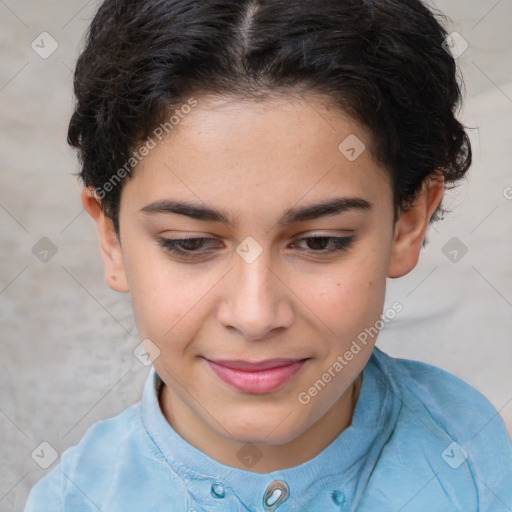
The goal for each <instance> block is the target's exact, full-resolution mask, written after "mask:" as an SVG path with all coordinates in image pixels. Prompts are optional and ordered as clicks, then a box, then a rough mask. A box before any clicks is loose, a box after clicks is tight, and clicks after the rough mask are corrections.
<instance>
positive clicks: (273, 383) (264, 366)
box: [205, 359, 308, 393]
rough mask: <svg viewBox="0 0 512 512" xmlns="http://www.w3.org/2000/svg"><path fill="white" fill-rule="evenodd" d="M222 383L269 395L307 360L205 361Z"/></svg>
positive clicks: (244, 390) (238, 388) (247, 391)
mask: <svg viewBox="0 0 512 512" xmlns="http://www.w3.org/2000/svg"><path fill="white" fill-rule="evenodd" d="M205 360H206V362H207V363H208V366H209V367H210V368H211V370H212V371H213V373H214V374H215V375H216V376H217V377H218V378H220V379H221V380H222V381H223V382H225V383H226V384H228V385H230V386H231V387H233V388H235V389H236V390H238V391H242V392H245V393H270V392H272V391H276V390H278V389H280V388H281V387H283V386H284V384H285V383H286V382H288V381H289V380H290V379H291V378H292V376H293V375H295V374H296V373H297V372H298V371H299V370H300V369H301V368H302V367H303V365H304V363H305V362H306V361H308V359H268V360H266V361H260V362H250V361H234V360H215V361H214V360H209V359H205Z"/></svg>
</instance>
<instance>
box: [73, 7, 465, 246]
mask: <svg viewBox="0 0 512 512" xmlns="http://www.w3.org/2000/svg"><path fill="white" fill-rule="evenodd" d="M436 16H438V17H439V16H442V15H441V14H440V13H437V14H435V13H434V12H433V11H432V10H431V9H430V8H427V7H426V6H425V5H424V4H423V3H422V2H421V1H420V0H286V1H284V0H139V1H138V0H105V1H104V2H103V3H102V4H101V6H100V7H99V9H98V11H97V13H96V15H95V17H94V19H93V20H92V22H91V25H90V27H89V30H88V33H87V37H86V44H85V48H84V50H83V51H82V53H81V54H80V56H79V58H78V61H77V65H76V70H75V74H74V92H75V95H76V105H75V111H74V113H73V115H72V117H71V120H70V124H69V129H68V138H67V140H68V143H69V144H70V145H71V146H73V147H75V148H77V149H78V150H79V151H78V157H79V161H80V164H81V171H80V172H79V173H77V175H78V176H79V177H80V178H81V180H82V182H83V184H84V186H86V187H90V186H92V187H94V188H95V190H96V193H97V195H99V198H100V199H101V203H102V207H103V208H104V211H105V214H106V215H107V216H108V217H109V218H110V219H111V220H112V221H113V223H114V226H115V229H116V231H117V234H118V236H119V218H118V217H119V205H120V197H121V189H122V183H123V182H124V180H126V179H129V177H130V176H131V174H130V172H129V171H130V169H129V168H128V166H127V162H129V161H130V162H131V164H130V165H132V166H133V165H135V163H136V161H135V159H134V155H135V154H136V153H134V152H136V150H137V148H140V146H141V145H142V144H143V143H144V142H145V141H148V140H150V139H148V137H150V135H151V134H152V133H156V131H155V128H156V127H158V126H159V125H161V124H162V123H165V122H166V120H167V121H168V119H169V116H170V115H171V114H172V112H173V111H174V112H176V114H179V113H180V112H181V111H182V110H181V108H182V105H184V104H185V105H186V104H187V99H188V102H189V103H190V99H189V98H190V96H191V95H192V94H203V93H204V94H213V95H221V96H227V97H233V98H238V99H248V100H253V99H257V98H264V97H271V96H277V95H280V94H282V95H294V94H302V93H318V94H321V95H324V96H326V98H328V99H330V100H332V101H334V104H335V105H336V106H338V107H339V108H340V109H341V111H343V112H344V113H346V114H348V115H349V116H351V118H353V119H354V120H356V121H358V122H359V123H361V124H362V125H363V126H365V127H367V128H369V130H370V132H371V133H372V147H371V152H372V154H373V155H374V158H375V159H376V161H377V162H379V163H380V164H382V165H383V166H384V167H385V168H386V169H388V170H389V172H390V173H391V176H392V184H393V196H394V199H393V200H394V205H395V220H396V219H397V215H398V213H399V211H401V210H404V209H407V207H408V206H410V204H411V203H412V202H413V201H414V199H415V198H416V197H417V194H418V192H419V191H420V189H421V187H422V185H423V183H424V182H425V181H426V180H428V179H433V178H435V177H436V176H439V175H441V174H442V175H443V176H444V179H445V183H446V185H447V186H448V185H451V186H455V182H457V181H458V180H460V179H461V178H462V177H463V176H464V175H465V173H466V171H467V170H468V168H469V166H470V165H471V144H470V141H469V137H468V136H467V134H466V132H465V131H464V127H463V126H462V125H461V123H460V122H459V121H458V120H457V119H456V118H455V110H456V108H457V107H458V105H459V103H460V101H461V85H462V80H460V83H459V77H458V76H457V66H456V62H455V60H454V58H453V57H452V55H451V54H450V53H448V51H447V50H445V48H446V45H444V44H443V43H444V41H445V40H446V37H447V35H448V34H447V32H446V30H445V29H444V28H443V27H442V26H441V24H440V23H439V22H438V20H437V19H436ZM442 17H443V18H446V16H442ZM178 109H179V110H178ZM166 126H169V122H167V124H166ZM171 128H172V127H171ZM166 131H168V129H166ZM340 142H341V141H340ZM122 169H124V172H120V171H121V170H122ZM113 178H114V179H113ZM121 178H122V179H121ZM116 180H117V181H116ZM117 182H119V185H118V186H116V185H117V184H118V183H117ZM440 211H442V209H440V207H438V209H437V210H436V212H435V214H434V215H433V217H432V219H431V221H432V220H434V219H436V218H437V216H438V214H439V213H440Z"/></svg>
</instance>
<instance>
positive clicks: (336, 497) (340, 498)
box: [331, 490, 347, 507]
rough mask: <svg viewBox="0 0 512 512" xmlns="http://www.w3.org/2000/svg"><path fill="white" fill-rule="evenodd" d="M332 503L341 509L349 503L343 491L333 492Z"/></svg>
mask: <svg viewBox="0 0 512 512" xmlns="http://www.w3.org/2000/svg"><path fill="white" fill-rule="evenodd" d="M331 498H332V502H333V503H334V504H335V505H338V506H339V507H342V506H343V505H345V504H346V503H347V498H346V497H345V493H344V492H343V491H338V490H335V491H332V493H331Z"/></svg>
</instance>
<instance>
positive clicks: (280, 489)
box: [263, 480, 290, 512]
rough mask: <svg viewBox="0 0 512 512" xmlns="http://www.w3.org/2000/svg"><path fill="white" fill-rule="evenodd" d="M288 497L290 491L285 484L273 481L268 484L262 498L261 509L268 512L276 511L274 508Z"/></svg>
mask: <svg viewBox="0 0 512 512" xmlns="http://www.w3.org/2000/svg"><path fill="white" fill-rule="evenodd" d="M289 495H290V489H289V488H288V485H286V482H283V481H282V480H274V481H273V482H272V483H270V484H269V486H268V487H267V490H266V491H265V495H264V496H263V507H264V509H265V510H267V511H268V512H271V511H272V510H276V508H277V507H278V506H279V505H281V503H283V501H285V500H286V499H287V498H288V496H289Z"/></svg>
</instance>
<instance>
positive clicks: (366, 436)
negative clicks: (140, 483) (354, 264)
mask: <svg viewBox="0 0 512 512" xmlns="http://www.w3.org/2000/svg"><path fill="white" fill-rule="evenodd" d="M385 357H386V356H385V354H384V353H383V352H381V351H380V350H379V349H378V348H376V347H375V348H374V349H373V352H372V355H371V357H370V359H369V360H368V363H367V364H366V366H365V367H364V369H363V371H362V384H361V389H360V393H359V397H358V400H357V403H356V406H355V409H354V413H353V416H352V423H351V425H350V426H349V427H348V428H346V429H345V430H344V431H343V432H341V434H340V435H339V436H338V437H337V438H336V439H335V440H334V441H333V442H332V443H331V444H329V445H328V446H327V447H326V448H325V449H324V450H323V451H322V452H320V453H319V454H318V455H316V456H315V457H314V458H312V459H310V460H309V461H306V462H304V463H302V464H300V465H298V466H294V467H291V468H286V469H283V470H277V471H272V472H270V473H255V472H252V471H249V470H244V469H238V468H234V467H231V466H226V465H224V464H221V463H220V462H218V461H216V460H214V459H212V458H211V457H209V456H208V455H206V454H205V453H203V452H202V451H200V450H198V449H197V448H195V447H194V446H192V445H191V444H190V443H188V442H187V441H186V440H185V439H183V438H182V437H181V436H180V435H179V434H178V433H177V432H176V431H175V430H174V429H173V428H172V427H171V426H170V424H169V423H168V422H167V420H166V418H165V416H164V415H163V413H162V411H161V409H160V406H159V403H158V394H159V391H160V388H161V384H162V381H161V379H160V377H159V375H158V374H157V373H156V371H155V369H154V368H151V371H150V373H149V375H148V378H147V381H146V384H145V387H144V392H143V396H142V402H141V412H142V420H143V423H144V426H145V428H146V431H147V433H148V435H149V436H150V437H151V438H152V440H153V442H154V443H155V444H156V445H157V447H158V448H159V450H160V451H161V453H162V454H163V455H164V457H165V458H166V460H167V462H168V464H169V465H170V466H171V468H172V470H173V471H174V472H175V474H176V475H177V477H178V478H180V479H181V480H183V483H184V484H185V485H186V487H187V489H188V491H189V492H190V493H191V495H192V496H193V498H194V499H195V501H196V502H197V503H199V504H200V505H201V507H203V508H204V510H208V511H210V510H211V511H212V512H213V511H218V510H219V508H222V509H224V510H231V507H229V506H222V507H221V505H223V504H224V505H227V503H228V502H230V501H232V502H235V503H237V506H236V507H235V506H232V509H233V510H244V509H245V508H244V507H246V508H247V509H249V510H266V511H272V510H276V512H287V511H291V510H301V508H300V507H304V510H311V508H308V506H307V505H308V504H310V506H314V507H315V508H314V509H315V510H325V511H329V510H332V511H335V510H346V508H345V507H346V506H348V505H349V504H351V506H350V508H351V509H352V507H353V506H354V504H355V503H357V502H358V501H359V499H360V498H361V496H362V493H363V492H364V488H365V485H366V482H367V481H368V479H369V477H370V474H371V472H372V469H373V467H374V466H375V463H376V461H377V459H378V457H379V454H380V451H381V449H382V447H383V445H384V444H385V442H386V441H387V440H388V439H389V437H390V436H391V434H392V432H393V429H394V427H395V424H396V421H397V417H398V412H399V409H400V400H399V399H398V397H397V396H396V394H395V392H394V391H393V389H392V386H391V385H390V383H389V381H388V377H387V375H386V373H385V372H384V371H383V369H382V362H381V360H382V358H385ZM251 449H252V447H247V455H248V456H249V457H250V456H251V455H254V456H257V452H255V451H254V452H251ZM248 460H249V459H248ZM249 464H250V462H249ZM249 464H248V465H249ZM279 482H284V483H285V485H284V484H282V483H279ZM272 484H273V486H274V487H272ZM269 486H270V488H269ZM279 488H281V490H279ZM276 489H277V490H276ZM266 491H267V497H269V495H273V497H272V496H271V497H270V499H269V500H268V502H267V506H263V501H264V498H265V493H266ZM286 491H288V493H289V496H288V498H287V499H285V500H284V501H283V502H282V503H281V502H280V501H279V502H278V503H276V505H278V506H276V505H274V508H272V505H271V503H272V500H273V499H277V498H278V497H279V494H280V493H282V492H286ZM283 497H284V495H283V496H281V499H282V498H283ZM240 502H241V503H242V504H243V505H244V507H242V508H241V507H240ZM299 505H300V506H299Z"/></svg>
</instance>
